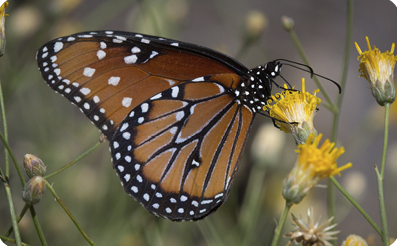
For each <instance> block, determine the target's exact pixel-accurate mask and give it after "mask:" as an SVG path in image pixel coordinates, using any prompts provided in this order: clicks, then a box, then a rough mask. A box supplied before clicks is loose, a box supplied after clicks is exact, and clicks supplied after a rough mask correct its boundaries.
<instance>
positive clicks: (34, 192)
mask: <svg viewBox="0 0 397 246" xmlns="http://www.w3.org/2000/svg"><path fill="white" fill-rule="evenodd" d="M44 191H45V181H44V178H43V177H41V176H33V178H31V179H30V180H29V181H28V182H27V183H26V185H25V187H24V188H23V192H22V198H23V200H24V201H25V202H26V203H28V204H32V205H33V204H36V203H38V202H40V200H41V198H42V197H43V193H44Z"/></svg>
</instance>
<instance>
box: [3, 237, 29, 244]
mask: <svg viewBox="0 0 397 246" xmlns="http://www.w3.org/2000/svg"><path fill="white" fill-rule="evenodd" d="M0 239H1V240H3V241H4V242H5V241H7V242H11V243H16V241H15V239H13V238H9V237H5V236H2V235H0ZM21 245H22V246H30V244H26V243H22V244H21Z"/></svg>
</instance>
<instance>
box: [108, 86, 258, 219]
mask: <svg viewBox="0 0 397 246" xmlns="http://www.w3.org/2000/svg"><path fill="white" fill-rule="evenodd" d="M202 88H205V90H204V89H202ZM252 118H253V117H252V114H251V113H250V112H249V110H248V109H247V108H245V107H244V106H242V105H241V104H239V103H238V102H236V101H235V100H234V98H233V96H232V95H231V94H230V91H229V88H227V87H224V86H223V85H221V84H218V83H215V82H211V81H205V80H204V81H201V80H200V81H199V82H194V81H188V82H185V83H181V84H179V85H176V86H174V87H171V88H170V89H168V90H166V91H163V92H161V93H159V94H156V95H154V96H153V97H152V98H150V99H149V100H146V101H145V102H143V103H142V104H141V105H138V106H137V107H136V108H134V109H133V110H132V111H131V113H130V114H129V116H128V117H127V118H126V119H125V120H124V121H123V122H122V124H121V126H120V128H119V130H118V131H117V132H116V134H115V135H114V138H113V140H112V141H111V142H110V147H111V152H112V157H113V164H114V168H115V169H116V170H117V173H118V176H119V177H120V179H121V181H122V184H123V186H124V189H125V190H126V192H127V193H129V194H130V195H131V196H133V197H134V198H135V199H136V200H138V201H139V202H140V203H141V204H142V205H143V206H144V207H145V208H146V209H148V210H149V211H151V212H152V213H155V214H157V215H160V216H162V217H166V218H169V219H172V220H197V219H200V218H202V217H205V216H206V215H208V214H209V213H211V212H213V211H215V210H216V208H218V207H219V206H220V205H221V204H222V203H223V202H224V201H225V199H226V198H227V195H228V192H229V190H230V187H231V184H232V181H233V178H234V174H235V171H236V169H237V163H238V161H239V158H240V155H241V152H242V148H243V146H244V143H245V139H246V135H247V132H248V129H249V128H250V125H251V122H252Z"/></svg>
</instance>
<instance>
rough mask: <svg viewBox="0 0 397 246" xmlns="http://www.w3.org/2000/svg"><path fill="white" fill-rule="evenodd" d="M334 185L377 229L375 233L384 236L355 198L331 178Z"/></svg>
mask: <svg viewBox="0 0 397 246" xmlns="http://www.w3.org/2000/svg"><path fill="white" fill-rule="evenodd" d="M330 180H331V181H332V183H333V184H334V185H335V186H336V188H338V189H339V191H340V192H341V193H342V194H343V195H344V196H345V197H346V198H347V200H349V201H350V202H351V204H353V206H354V207H356V208H357V210H358V211H359V212H360V213H361V214H362V215H363V216H364V218H365V219H366V220H367V221H368V223H369V224H370V225H371V226H372V227H373V228H374V229H375V231H376V232H377V233H378V234H379V235H380V236H382V231H381V230H380V228H379V226H378V225H377V224H376V223H375V222H374V221H373V220H372V218H371V217H370V216H369V215H368V214H367V212H365V210H364V209H363V208H362V207H361V206H360V204H358V203H357V202H356V200H354V198H353V197H352V196H351V195H350V194H349V193H348V192H347V191H346V190H345V189H344V188H343V187H342V186H341V185H340V184H339V183H338V181H336V179H335V178H334V177H330Z"/></svg>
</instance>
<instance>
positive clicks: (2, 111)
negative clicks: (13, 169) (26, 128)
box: [0, 80, 10, 177]
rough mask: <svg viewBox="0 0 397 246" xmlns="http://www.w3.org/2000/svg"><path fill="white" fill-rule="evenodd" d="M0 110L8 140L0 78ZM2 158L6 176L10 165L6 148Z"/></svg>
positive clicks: (5, 136)
mask: <svg viewBox="0 0 397 246" xmlns="http://www.w3.org/2000/svg"><path fill="white" fill-rule="evenodd" d="M0 110H1V118H2V121H3V131H4V139H5V140H6V141H7V142H8V129H7V120H6V110H5V107H4V97H3V88H2V86H1V80H0ZM4 159H5V166H6V176H7V177H9V176H10V167H9V166H10V165H9V160H8V152H7V149H6V148H4Z"/></svg>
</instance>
